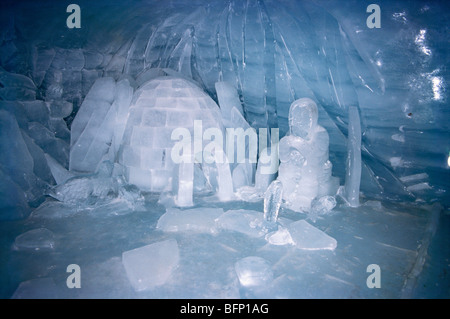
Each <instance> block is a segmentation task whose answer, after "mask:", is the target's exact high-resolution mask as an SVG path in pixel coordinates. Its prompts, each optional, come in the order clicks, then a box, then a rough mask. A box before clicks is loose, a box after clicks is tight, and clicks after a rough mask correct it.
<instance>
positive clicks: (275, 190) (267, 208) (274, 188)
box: [264, 180, 283, 223]
mask: <svg viewBox="0 0 450 319" xmlns="http://www.w3.org/2000/svg"><path fill="white" fill-rule="evenodd" d="M282 196H283V184H281V182H280V181H279V180H274V181H273V182H272V183H270V185H269V188H267V191H266V193H265V195H264V220H265V221H268V222H271V223H276V222H277V218H278V212H279V210H280V206H281V199H282Z"/></svg>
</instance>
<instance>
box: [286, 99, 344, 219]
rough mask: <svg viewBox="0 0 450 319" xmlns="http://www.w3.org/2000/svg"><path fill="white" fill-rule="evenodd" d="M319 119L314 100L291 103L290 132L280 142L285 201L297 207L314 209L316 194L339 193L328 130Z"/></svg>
mask: <svg viewBox="0 0 450 319" xmlns="http://www.w3.org/2000/svg"><path fill="white" fill-rule="evenodd" d="M317 121H318V109H317V105H316V103H315V102H314V101H313V100H311V99H309V98H302V99H299V100H296V101H294V102H293V103H292V104H291V107H290V109H289V128H290V130H289V134H288V135H286V136H285V137H283V138H282V139H281V141H280V146H279V152H280V161H281V163H280V167H279V172H278V180H279V181H281V183H282V184H283V199H284V200H285V203H284V205H285V206H286V207H288V208H290V209H292V210H294V211H310V209H311V202H312V201H313V200H314V199H315V198H316V197H321V196H325V195H335V193H336V190H337V186H338V185H336V184H337V181H336V179H335V178H333V177H332V176H331V168H332V164H331V162H330V161H329V160H328V145H329V138H328V133H327V131H326V130H325V129H324V128H323V127H321V126H320V125H318V123H317Z"/></svg>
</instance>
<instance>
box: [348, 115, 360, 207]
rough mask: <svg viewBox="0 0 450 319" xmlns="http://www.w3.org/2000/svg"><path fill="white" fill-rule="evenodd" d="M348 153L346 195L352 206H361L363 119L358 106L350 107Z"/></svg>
mask: <svg viewBox="0 0 450 319" xmlns="http://www.w3.org/2000/svg"><path fill="white" fill-rule="evenodd" d="M348 113H349V115H348V121H349V122H348V148H347V149H348V151H347V152H348V155H347V167H346V168H347V175H346V178H345V196H346V198H347V201H348V203H349V205H350V206H352V207H358V206H359V186H360V184H361V120H360V119H359V111H358V108H356V107H354V106H350V107H349V108H348Z"/></svg>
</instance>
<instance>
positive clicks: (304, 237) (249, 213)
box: [156, 207, 337, 250]
mask: <svg viewBox="0 0 450 319" xmlns="http://www.w3.org/2000/svg"><path fill="white" fill-rule="evenodd" d="M281 222H282V224H283V225H285V226H283V225H281V224H280V223H277V222H276V221H267V220H266V219H265V218H264V213H262V212H258V211H254V210H245V209H239V210H228V211H226V212H224V211H223V209H222V208H205V207H202V208H192V209H186V210H180V209H176V208H168V209H166V213H165V214H163V215H162V216H161V217H160V218H159V220H158V223H157V226H156V228H157V229H160V230H162V231H164V232H168V233H174V232H185V233H205V234H215V235H217V234H218V233H219V232H236V233H240V234H244V235H246V236H248V237H250V238H263V237H264V238H265V239H266V241H267V242H268V243H270V244H273V245H277V246H280V245H288V244H290V245H295V247H296V248H298V249H304V250H322V249H328V250H334V249H335V248H336V246H337V242H336V240H335V239H334V238H332V237H330V236H329V235H327V234H326V233H324V232H323V231H321V230H320V229H318V228H317V227H314V226H312V225H311V224H309V223H308V222H307V221H305V220H299V221H295V222H294V221H292V220H289V219H285V218H284V219H283V220H282V221H281Z"/></svg>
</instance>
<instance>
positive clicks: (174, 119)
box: [118, 76, 222, 206]
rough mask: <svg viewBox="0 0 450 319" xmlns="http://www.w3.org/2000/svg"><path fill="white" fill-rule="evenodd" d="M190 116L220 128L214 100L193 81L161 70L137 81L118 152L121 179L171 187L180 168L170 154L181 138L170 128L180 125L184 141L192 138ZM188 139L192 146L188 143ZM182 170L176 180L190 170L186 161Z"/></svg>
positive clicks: (152, 187) (158, 187) (198, 158)
mask: <svg viewBox="0 0 450 319" xmlns="http://www.w3.org/2000/svg"><path fill="white" fill-rule="evenodd" d="M194 120H198V121H201V122H200V123H201V125H202V127H201V129H203V130H206V129H208V128H210V127H215V128H222V123H221V115H220V111H219V108H218V107H217V105H216V103H215V102H214V101H213V100H212V99H211V98H210V97H209V96H208V95H206V94H205V93H204V92H203V91H202V90H201V89H200V88H199V87H198V86H196V85H195V84H194V83H192V82H189V81H187V80H185V79H182V78H176V77H173V76H165V77H158V78H155V79H153V80H150V81H148V82H146V83H144V84H143V85H141V87H140V88H139V89H138V90H137V91H136V92H135V94H134V96H133V100H132V103H131V106H130V109H129V115H128V121H127V124H126V128H125V132H124V134H123V140H122V144H121V146H120V149H119V153H118V162H119V163H120V164H122V165H123V166H124V168H125V169H124V171H125V178H126V180H127V181H128V182H129V183H130V184H134V185H136V186H138V187H139V188H140V189H142V190H145V191H154V192H161V191H175V192H176V191H177V190H178V186H177V185H175V182H176V180H178V175H179V171H180V168H179V167H178V165H179V164H177V163H175V162H174V160H173V159H172V156H171V154H172V148H173V146H174V145H175V143H176V142H177V139H179V140H181V139H180V136H172V135H173V134H172V133H173V132H174V130H175V129H177V128H181V129H184V131H183V132H184V133H185V134H186V135H188V137H189V142H194V143H195V140H194V139H195V138H194V139H191V136H192V135H194V136H195V134H194V133H195V132H194ZM175 135H177V134H175ZM172 137H173V138H174V139H172ZM200 138H202V136H200ZM192 140H194V141H192ZM188 144H189V145H188V147H189V151H191V152H192V150H191V145H192V144H191V143H188ZM194 149H195V145H194ZM194 151H195V150H194ZM200 151H202V150H200ZM184 155H185V154H184ZM201 155H202V154H193V156H194V160H195V161H196V162H200V161H201V159H202V156H201ZM200 163H201V162H200ZM201 164H202V163H201ZM181 172H182V175H183V176H181V179H180V181H179V182H182V183H184V182H186V181H187V180H186V178H188V177H187V176H188V175H189V176H192V175H193V174H192V171H191V169H188V167H187V166H185V165H183V167H182V168H181ZM184 175H186V178H185V176H184ZM180 199H181V198H180ZM182 202H183V203H182V206H185V205H189V202H190V201H189V199H183V200H182Z"/></svg>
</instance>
